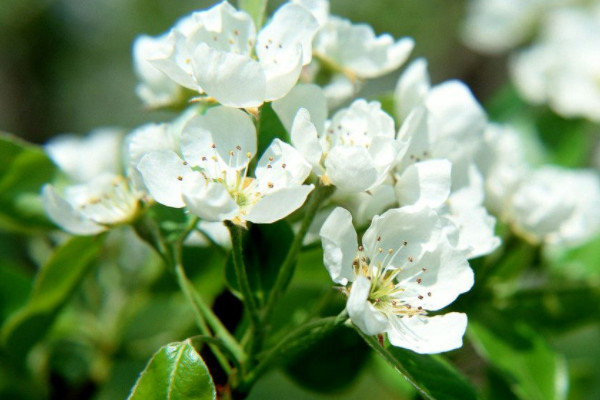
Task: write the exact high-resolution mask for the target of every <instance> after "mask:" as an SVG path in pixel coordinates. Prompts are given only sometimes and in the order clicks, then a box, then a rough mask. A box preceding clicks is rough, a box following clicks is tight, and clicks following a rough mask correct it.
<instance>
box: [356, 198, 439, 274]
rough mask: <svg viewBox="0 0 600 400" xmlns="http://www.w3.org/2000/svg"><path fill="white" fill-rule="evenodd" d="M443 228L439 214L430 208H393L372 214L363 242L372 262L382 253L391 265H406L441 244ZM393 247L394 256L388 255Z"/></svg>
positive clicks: (398, 266) (414, 261)
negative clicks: (378, 214) (373, 215)
mask: <svg viewBox="0 0 600 400" xmlns="http://www.w3.org/2000/svg"><path fill="white" fill-rule="evenodd" d="M440 229H441V227H440V218H439V217H438V215H437V214H436V213H435V212H434V211H432V210H431V209H429V208H426V207H408V206H406V207H402V208H394V209H391V210H388V211H386V212H385V213H383V214H381V215H380V216H375V217H373V221H372V222H371V226H370V227H369V229H367V231H366V232H365V234H364V235H363V239H362V243H363V246H364V248H365V253H366V254H367V256H369V257H370V258H371V262H374V260H375V259H376V258H377V257H379V258H380V259H381V260H384V259H385V260H386V264H387V265H386V266H387V267H388V268H405V266H406V265H410V264H412V263H416V262H418V261H419V259H420V257H421V255H422V254H423V253H424V252H425V251H427V250H432V249H435V248H436V247H437V246H438V244H439V237H440V233H441V232H440ZM380 248H381V250H382V252H379V249H380ZM390 249H391V250H392V254H393V257H391V258H390V257H388V256H387V255H388V251H389V250H390Z"/></svg>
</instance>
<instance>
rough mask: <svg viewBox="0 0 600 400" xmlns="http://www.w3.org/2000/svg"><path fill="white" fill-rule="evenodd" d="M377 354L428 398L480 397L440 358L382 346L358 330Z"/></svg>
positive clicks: (458, 399) (462, 377) (466, 399)
mask: <svg viewBox="0 0 600 400" xmlns="http://www.w3.org/2000/svg"><path fill="white" fill-rule="evenodd" d="M356 331H357V332H358V333H359V334H360V335H361V336H362V337H363V339H364V340H365V341H366V342H367V343H368V344H369V345H370V346H371V348H372V349H373V350H375V352H376V353H378V354H379V355H380V356H382V357H383V358H384V359H385V360H386V361H387V362H388V363H390V364H391V365H392V366H393V367H394V368H395V369H396V371H398V372H399V373H400V374H401V375H403V376H404V378H406V380H408V381H409V382H410V383H411V384H412V385H413V386H414V387H415V388H416V389H417V390H418V391H419V393H420V394H421V395H422V396H423V397H424V398H426V399H444V400H452V399H456V400H468V399H477V398H479V396H478V395H477V392H476V391H475V389H474V388H473V387H472V386H471V384H470V383H469V382H468V381H467V380H466V378H465V377H464V376H462V375H461V374H460V373H459V372H458V371H456V370H455V369H454V368H453V367H452V366H451V365H450V364H448V363H447V362H445V361H444V360H443V359H442V358H440V357H439V356H432V355H427V354H418V353H415V352H413V351H410V350H406V349H402V348H400V347H394V346H389V345H388V346H387V347H384V346H381V345H380V344H379V342H378V341H377V338H376V337H374V336H368V335H365V334H364V333H362V332H361V331H360V329H356Z"/></svg>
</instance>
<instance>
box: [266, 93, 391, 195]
mask: <svg viewBox="0 0 600 400" xmlns="http://www.w3.org/2000/svg"><path fill="white" fill-rule="evenodd" d="M324 104H325V102H324V96H323V94H322V92H321V91H320V90H319V89H317V87H316V86H314V85H306V86H302V85H299V86H298V87H296V88H294V89H293V90H292V91H291V92H290V94H289V95H288V96H286V97H285V98H283V99H281V100H279V101H277V102H275V103H274V104H273V108H274V110H275V112H276V113H277V114H278V115H279V117H280V119H281V120H282V121H283V122H284V125H286V126H289V121H290V120H291V119H292V118H291V117H290V116H291V115H294V117H293V122H292V125H291V127H290V128H289V130H290V136H291V141H292V144H293V145H294V147H296V148H297V149H298V150H299V151H300V153H302V155H303V156H304V157H305V158H306V160H308V162H310V163H311V164H312V165H313V171H314V172H315V173H316V174H317V175H319V176H320V177H321V180H322V181H323V182H324V183H326V184H333V185H335V186H336V187H337V188H339V189H340V190H342V191H345V192H362V191H365V190H369V189H371V188H374V187H375V186H377V185H379V184H380V183H381V182H382V181H383V180H384V179H385V178H386V176H387V173H388V171H389V170H390V168H391V166H392V163H393V162H394V161H395V159H396V157H397V154H398V151H399V150H400V144H399V143H398V142H397V141H396V140H395V138H394V137H395V129H394V120H393V119H392V118H391V117H390V116H389V115H388V114H386V113H385V112H384V111H383V110H381V105H380V104H379V103H378V102H375V101H373V102H367V101H365V100H364V99H358V100H356V101H354V102H353V103H352V104H351V105H350V106H349V107H348V108H344V109H342V110H339V111H338V112H337V113H335V115H334V116H333V117H332V118H331V120H327V121H325V122H323V116H324V115H326V111H325V108H324ZM305 107H306V108H305ZM296 110H298V111H297V112H296ZM309 110H310V111H309ZM313 115H315V118H314V120H313V118H312V116H313ZM313 121H314V122H313ZM317 126H323V128H322V129H321V128H317Z"/></svg>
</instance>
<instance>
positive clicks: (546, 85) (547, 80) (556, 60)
mask: <svg viewBox="0 0 600 400" xmlns="http://www.w3.org/2000/svg"><path fill="white" fill-rule="evenodd" d="M510 67H511V68H510V70H511V75H512V78H513V81H514V82H515V85H516V87H517V89H518V90H519V92H520V93H521V94H522V95H523V96H524V97H525V98H526V99H527V100H528V101H530V102H532V103H534V104H544V103H547V104H548V105H549V106H550V107H551V108H552V109H553V110H554V111H555V112H556V113H558V114H560V115H563V116H565V117H584V118H587V119H590V120H592V121H596V122H600V84H599V82H600V6H596V8H595V9H592V10H588V9H586V8H583V7H581V8H575V7H573V8H565V9H559V10H556V11H555V12H553V13H552V14H550V15H549V16H548V17H547V20H546V23H545V24H544V29H543V30H542V33H541V35H540V37H539V38H538V39H537V40H536V42H535V43H534V44H533V45H532V46H530V47H528V48H526V49H524V50H521V51H519V52H518V53H517V54H515V55H514V56H513V58H512V59H511V63H510Z"/></svg>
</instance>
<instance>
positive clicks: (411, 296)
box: [397, 241, 473, 311]
mask: <svg viewBox="0 0 600 400" xmlns="http://www.w3.org/2000/svg"><path fill="white" fill-rule="evenodd" d="M397 279H398V282H399V283H400V286H401V287H402V288H404V290H405V291H404V292H403V293H402V299H403V300H406V302H407V303H408V304H410V305H412V306H413V307H419V306H420V307H423V308H424V309H425V310H432V311H435V310H439V309H441V308H443V307H446V306H447V305H448V304H450V303H452V302H453V301H454V300H455V299H456V298H457V297H458V295H459V294H461V293H465V292H466V291H468V290H469V289H471V287H472V286H473V271H472V270H471V268H470V267H469V263H468V262H467V258H466V253H465V252H464V251H461V250H458V249H456V248H454V247H452V246H450V244H449V243H447V242H444V241H441V242H440V244H439V245H438V248H436V249H435V250H434V251H431V252H426V253H425V254H423V257H421V259H420V260H419V261H418V262H413V263H408V264H407V265H406V266H405V267H404V268H403V270H402V271H401V272H400V274H399V275H398V278H397Z"/></svg>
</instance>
